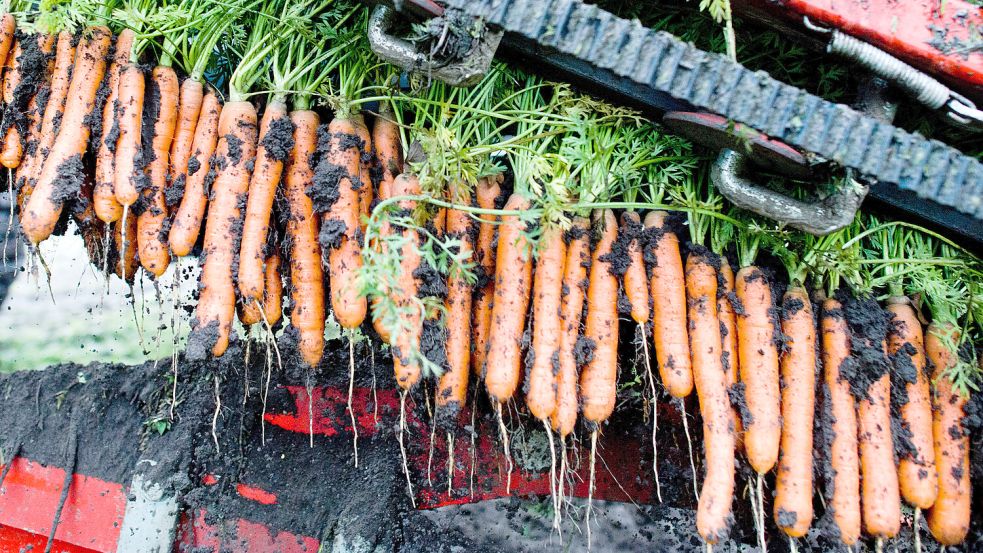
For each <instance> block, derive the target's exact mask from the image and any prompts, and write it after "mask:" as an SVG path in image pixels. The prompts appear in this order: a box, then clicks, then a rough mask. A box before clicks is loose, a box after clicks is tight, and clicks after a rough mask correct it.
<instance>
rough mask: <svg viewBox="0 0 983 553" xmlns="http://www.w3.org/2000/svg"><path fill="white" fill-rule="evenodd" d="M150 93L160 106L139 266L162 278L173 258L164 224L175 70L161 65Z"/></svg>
mask: <svg viewBox="0 0 983 553" xmlns="http://www.w3.org/2000/svg"><path fill="white" fill-rule="evenodd" d="M150 79H151V81H152V84H151V87H152V89H151V92H152V95H153V99H154V100H155V101H156V104H157V113H149V114H148V115H149V117H150V120H149V121H148V120H145V121H144V123H145V124H148V125H150V124H152V125H153V137H152V139H151V143H150V144H149V145H147V146H149V149H148V150H146V151H145V153H144V154H143V155H144V157H145V158H149V162H148V165H147V167H146V174H147V177H148V185H147V187H146V188H145V189H144V190H142V191H141V194H142V196H143V198H144V204H143V206H142V208H143V211H142V212H141V213H139V215H138V217H137V235H136V240H137V248H138V249H139V251H140V264H141V265H143V268H144V269H146V270H147V272H149V273H151V274H153V275H154V276H156V277H160V276H161V275H163V274H164V271H165V270H167V265H168V264H169V263H170V260H171V254H170V252H169V251H168V249H167V241H166V238H167V236H166V234H165V229H164V222H165V221H166V220H167V201H166V199H165V197H164V194H165V191H166V190H165V189H166V188H167V168H168V167H169V155H170V151H171V141H172V140H173V138H174V127H175V125H176V124H177V107H178V106H177V104H178V87H179V85H178V80H177V74H176V73H175V72H174V69H172V68H170V67H166V66H163V65H158V66H157V67H155V68H154V69H153V71H151V73H150Z"/></svg>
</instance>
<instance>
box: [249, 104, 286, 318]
mask: <svg viewBox="0 0 983 553" xmlns="http://www.w3.org/2000/svg"><path fill="white" fill-rule="evenodd" d="M289 121H290V118H289V116H288V115H287V104H286V103H284V102H283V101H282V100H279V99H274V100H273V101H271V102H270V103H269V104H267V106H266V111H265V112H264V113H263V119H262V121H261V122H260V125H259V146H258V147H257V148H256V167H255V168H254V169H253V174H252V178H251V179H250V180H249V196H248V200H247V201H246V218H245V223H244V224H243V226H242V245H241V247H240V249H239V277H238V278H239V293H240V294H241V296H242V301H243V302H245V303H247V304H248V303H250V302H252V301H261V300H262V299H263V280H264V273H263V261H264V260H265V256H264V254H263V247H264V245H265V244H266V237H267V234H268V233H269V228H270V213H271V212H272V211H273V198H274V196H275V195H276V190H277V186H279V184H280V176H281V175H282V173H283V161H284V158H283V157H282V156H283V155H286V154H287V153H288V152H289V151H290V148H280V147H279V146H280V145H279V144H274V143H272V142H271V143H270V144H269V145H268V144H267V142H269V141H271V140H272V139H274V137H275V135H276V134H277V133H284V132H285V133H288V134H291V131H290V130H289V129H290V122H289ZM284 126H285V128H279V127H284ZM275 127H276V128H275ZM274 154H277V155H274ZM243 322H245V321H243ZM254 322H258V321H254Z"/></svg>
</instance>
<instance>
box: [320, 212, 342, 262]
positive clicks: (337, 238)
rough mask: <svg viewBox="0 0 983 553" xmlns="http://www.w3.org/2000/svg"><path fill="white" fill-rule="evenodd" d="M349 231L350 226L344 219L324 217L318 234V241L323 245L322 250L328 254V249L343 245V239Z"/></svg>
mask: <svg viewBox="0 0 983 553" xmlns="http://www.w3.org/2000/svg"><path fill="white" fill-rule="evenodd" d="M346 232H348V226H347V225H345V222H344V221H341V220H339V219H334V218H328V219H324V220H323V221H322V222H321V231H320V233H319V234H318V236H317V241H318V243H319V244H320V245H321V251H322V252H324V253H325V254H327V252H328V250H331V249H335V248H338V247H340V246H341V239H342V238H344V236H345V233H346Z"/></svg>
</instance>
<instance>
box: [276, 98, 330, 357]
mask: <svg viewBox="0 0 983 553" xmlns="http://www.w3.org/2000/svg"><path fill="white" fill-rule="evenodd" d="M290 121H291V122H292V123H293V125H294V133H293V138H294V147H293V148H292V149H291V150H290V157H289V158H288V160H287V167H286V169H285V177H284V181H283V182H284V193H285V194H286V197H287V207H288V209H289V217H287V225H286V226H287V229H286V231H287V242H288V244H290V249H289V250H288V251H287V252H286V253H287V261H288V264H289V267H290V325H291V326H293V327H294V328H295V329H297V332H298V336H299V337H298V341H299V345H298V348H299V349H300V353H301V356H302V357H303V358H304V361H305V362H306V363H307V364H308V365H310V366H311V367H316V366H317V364H318V363H320V361H321V356H322V355H323V354H324V311H325V303H324V272H323V270H322V268H321V246H320V244H318V241H317V235H318V220H317V217H316V216H315V215H314V205H313V203H312V202H311V198H310V197H309V196H308V195H307V186H308V185H309V183H310V181H311V179H312V178H313V175H314V169H313V168H312V167H311V164H310V158H311V155H312V154H313V153H314V151H315V149H316V146H317V126H318V123H319V119H318V115H317V113H316V112H313V111H300V110H298V111H294V112H293V113H291V114H290ZM267 268H269V267H267Z"/></svg>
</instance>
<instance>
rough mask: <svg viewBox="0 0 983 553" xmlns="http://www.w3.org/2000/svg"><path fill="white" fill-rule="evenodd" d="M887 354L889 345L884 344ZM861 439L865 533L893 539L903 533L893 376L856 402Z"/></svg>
mask: <svg viewBox="0 0 983 553" xmlns="http://www.w3.org/2000/svg"><path fill="white" fill-rule="evenodd" d="M883 348H884V352H885V354H886V353H887V344H886V343H884V344H883ZM857 429H858V432H859V437H860V477H861V478H860V482H861V488H860V499H861V506H862V507H863V521H864V529H866V530H867V533H868V534H870V535H872V536H875V537H878V538H892V537H894V536H896V535H897V534H898V530H900V529H901V495H900V494H901V492H900V491H899V488H898V472H897V470H894V441H893V439H892V437H891V375H890V374H889V372H885V373H884V374H883V375H882V376H881V377H880V378H878V379H877V381H875V382H873V383H872V384H871V385H870V387H868V388H867V397H866V398H863V399H860V400H859V401H858V402H857Z"/></svg>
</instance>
